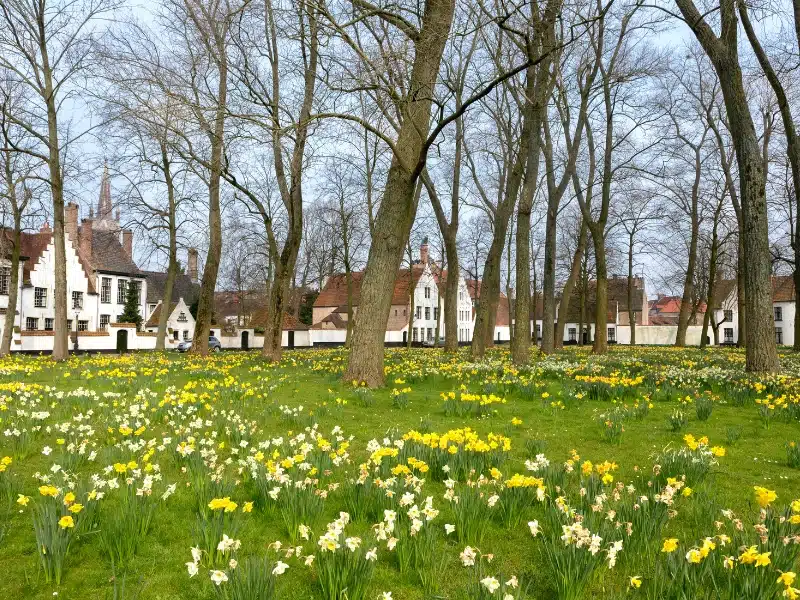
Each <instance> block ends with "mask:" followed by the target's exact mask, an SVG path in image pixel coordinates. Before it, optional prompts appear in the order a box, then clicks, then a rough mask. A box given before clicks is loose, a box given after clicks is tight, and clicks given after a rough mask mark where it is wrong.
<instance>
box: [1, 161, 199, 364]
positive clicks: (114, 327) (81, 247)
mask: <svg viewBox="0 0 800 600" xmlns="http://www.w3.org/2000/svg"><path fill="white" fill-rule="evenodd" d="M78 213H79V208H78V205H77V204H75V203H73V202H70V203H69V204H67V206H66V207H65V214H64V218H65V223H64V229H65V234H66V240H65V250H66V270H67V297H66V298H64V299H63V301H64V302H65V303H66V306H67V319H68V321H67V325H68V328H69V331H70V334H71V346H70V347H71V348H72V349H76V348H77V349H92V350H113V349H115V348H117V342H118V340H117V335H116V333H118V331H120V330H125V331H128V330H129V329H130V326H129V324H124V323H120V317H121V316H122V314H123V312H124V310H125V303H126V301H127V297H128V293H129V290H130V289H131V287H132V288H133V289H134V290H135V294H136V296H137V299H138V307H139V314H140V315H141V316H142V322H143V323H145V322H148V321H149V320H151V317H152V316H153V313H154V312H155V311H156V310H157V308H158V306H159V304H160V302H161V301H162V298H159V297H157V290H150V286H149V283H150V282H152V281H154V280H155V279H158V277H157V276H159V275H163V276H165V274H158V273H147V272H144V271H142V270H140V269H139V267H138V266H137V265H136V263H135V262H134V259H133V251H134V246H133V244H134V236H133V232H132V231H131V230H128V229H123V228H122V227H121V225H120V213H119V210H117V211H116V214H114V213H113V208H112V203H111V184H110V178H109V174H108V169H107V168H106V169H105V171H104V173H103V178H102V183H101V187H100V197H99V200H98V202H97V212H96V214H95V208H94V207H91V208H90V209H89V214H88V216H87V217H85V218H83V219H82V220H80V222H79V218H78V216H79V215H78ZM3 234H4V238H5V239H7V240H8V239H12V232H10V231H8V230H5V231H4V232H3ZM4 246H5V247H4V248H3V252H2V254H0V310H1V311H2V312H3V313H4V312H5V311H7V310H11V307H9V306H8V298H9V296H8V292H9V286H10V248H8V247H7V245H4ZM20 252H21V260H20V278H19V289H18V294H17V306H16V307H15V313H16V318H15V321H14V342H13V344H12V350H21V351H50V350H52V343H53V336H54V326H55V308H56V304H57V302H59V301H60V300H59V299H58V298H56V295H55V243H54V236H53V231H52V229H51V228H50V227H49V225H48V224H47V223H45V225H44V226H42V227H41V229H40V230H39V231H38V232H23V233H22V242H21V247H20ZM189 262H190V263H191V253H190V261H189ZM195 271H196V253H195ZM176 287H178V286H176ZM189 287H194V288H196V287H197V283H196V281H194V282H192V281H189ZM162 291H163V290H162ZM174 296H175V294H173V297H174ZM187 311H188V308H187ZM126 325H127V326H126ZM188 325H189V326H188V327H186V326H184V327H183V329H182V333H181V334H183V332H186V331H187V330H188V333H187V335H189V337H191V336H193V335H194V319H191V322H189V323H188ZM2 327H3V321H0V330H2ZM143 333H144V332H143ZM173 336H174V334H173ZM126 337H127V334H126ZM144 337H146V336H144ZM90 338H92V339H90ZM143 344H144V345H145V346H147V345H149V344H148V343H147V342H143Z"/></svg>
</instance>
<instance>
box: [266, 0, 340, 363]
mask: <svg viewBox="0 0 800 600" xmlns="http://www.w3.org/2000/svg"><path fill="white" fill-rule="evenodd" d="M305 8H306V9H307V15H306V16H307V19H308V24H307V27H308V31H307V34H308V38H309V39H308V40H307V39H306V37H305V33H306V32H305V31H304V35H303V36H301V37H302V46H303V54H304V58H305V57H306V53H307V61H308V62H307V63H306V68H305V73H304V82H303V83H304V87H303V101H302V104H301V107H300V113H299V116H298V119H297V127H296V128H295V131H294V135H295V140H294V148H293V150H292V159H291V162H290V165H289V176H288V179H289V181H288V182H287V176H286V173H285V170H284V166H283V147H282V140H281V138H282V135H283V133H282V130H281V128H280V124H281V122H280V114H281V110H282V109H281V106H280V72H279V68H278V42H277V28H276V25H275V20H274V18H273V14H272V3H271V2H267V15H266V19H267V23H268V27H269V31H270V36H271V51H272V53H271V56H270V58H271V63H272V111H271V112H272V119H273V125H274V127H273V132H272V149H273V159H274V160H273V162H274V168H275V175H276V178H277V180H278V186H279V188H280V192H281V199H282V200H283V204H284V206H285V208H286V212H287V216H288V223H287V232H286V240H285V241H284V243H283V248H282V249H281V253H280V255H279V256H277V257H275V258H276V259H277V260H275V285H273V286H272V290H271V292H270V299H269V308H268V310H267V326H266V328H265V330H264V348H263V349H262V356H264V357H265V358H266V359H267V360H269V361H271V362H279V361H280V359H281V355H282V353H283V343H282V341H283V317H284V314H285V313H286V304H287V297H288V296H289V283H290V282H291V281H292V278H293V276H294V272H295V266H296V264H297V255H298V253H299V252H300V244H301V242H302V240H303V158H304V156H305V148H306V142H307V141H308V127H309V123H310V121H309V118H310V116H311V108H312V103H313V100H314V89H315V84H316V80H317V62H318V58H319V57H318V47H319V39H318V36H317V17H316V12H315V11H314V9H312V8H311V7H305ZM302 20H303V17H301V21H302ZM305 26H306V25H305V24H303V27H305ZM348 294H351V292H350V291H348ZM350 327H351V325H350V319H349V316H348V328H350Z"/></svg>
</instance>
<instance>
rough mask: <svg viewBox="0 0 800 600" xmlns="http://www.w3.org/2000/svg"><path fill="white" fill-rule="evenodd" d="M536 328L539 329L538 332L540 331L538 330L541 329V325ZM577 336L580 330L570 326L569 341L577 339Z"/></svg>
mask: <svg viewBox="0 0 800 600" xmlns="http://www.w3.org/2000/svg"><path fill="white" fill-rule="evenodd" d="M536 330H537V333H538V330H539V326H538V325H537V326H536ZM577 338H578V332H577V331H576V330H575V328H574V327H570V328H569V341H570V342H574V341H576V340H577Z"/></svg>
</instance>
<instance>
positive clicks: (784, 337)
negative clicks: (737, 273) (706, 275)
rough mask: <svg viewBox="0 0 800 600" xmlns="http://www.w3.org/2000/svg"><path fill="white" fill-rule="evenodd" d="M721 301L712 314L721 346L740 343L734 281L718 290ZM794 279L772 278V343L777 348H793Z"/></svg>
mask: <svg viewBox="0 0 800 600" xmlns="http://www.w3.org/2000/svg"><path fill="white" fill-rule="evenodd" d="M719 287H720V288H721V289H720V297H721V300H720V301H719V303H718V304H717V306H716V307H715V310H714V318H715V320H716V322H718V323H719V322H721V324H720V343H722V344H736V343H738V342H739V302H738V294H737V290H736V281H735V280H724V281H722V282H721V284H720V286H719ZM795 294H796V291H795V289H794V279H793V278H792V276H791V275H774V276H773V277H772V317H773V320H774V323H775V343H776V344H778V345H779V346H792V345H794V320H795V318H796V314H795Z"/></svg>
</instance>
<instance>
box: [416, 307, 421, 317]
mask: <svg viewBox="0 0 800 600" xmlns="http://www.w3.org/2000/svg"><path fill="white" fill-rule="evenodd" d="M416 318H417V319H421V318H422V307H421V306H418V307H417V312H416Z"/></svg>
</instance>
